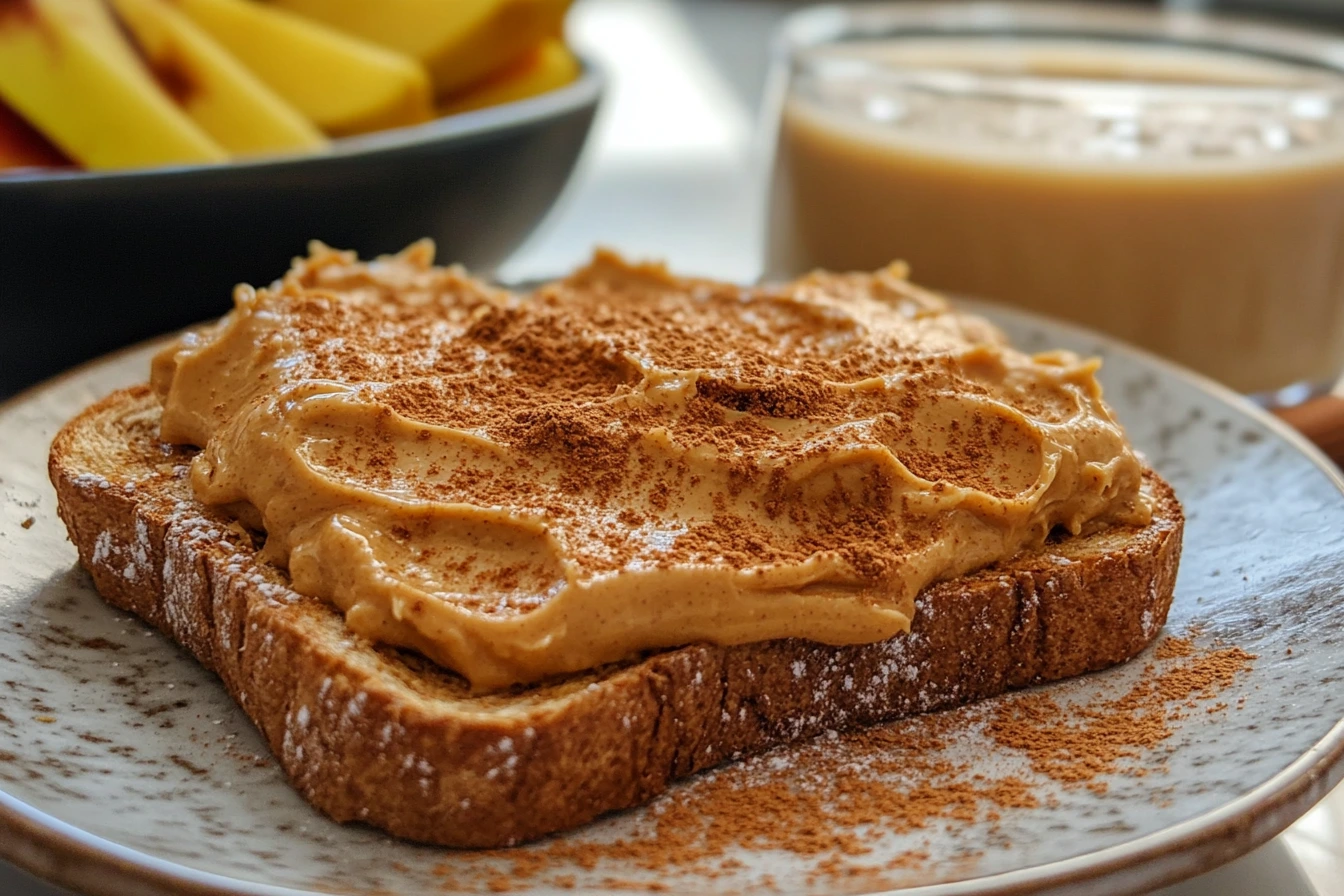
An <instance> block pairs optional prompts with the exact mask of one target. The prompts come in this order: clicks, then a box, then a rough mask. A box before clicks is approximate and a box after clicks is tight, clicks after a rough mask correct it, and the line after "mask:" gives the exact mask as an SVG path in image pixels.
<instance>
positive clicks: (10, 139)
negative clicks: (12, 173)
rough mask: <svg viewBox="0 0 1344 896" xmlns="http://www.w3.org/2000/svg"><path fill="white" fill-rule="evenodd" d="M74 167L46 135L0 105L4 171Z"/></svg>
mask: <svg viewBox="0 0 1344 896" xmlns="http://www.w3.org/2000/svg"><path fill="white" fill-rule="evenodd" d="M69 164H70V160H69V159H67V158H66V157H65V154H64V153H62V152H61V151H60V150H59V149H57V148H56V147H55V146H53V145H52V143H51V141H50V140H48V139H47V138H46V137H43V136H42V132H41V131H39V130H37V128H35V127H33V126H32V125H30V124H29V123H28V122H26V121H24V120H23V118H22V117H21V116H20V115H19V114H18V113H17V112H15V111H14V110H13V109H11V108H9V106H6V105H5V104H4V103H0V169H3V168H64V167H66V166H68V165H69Z"/></svg>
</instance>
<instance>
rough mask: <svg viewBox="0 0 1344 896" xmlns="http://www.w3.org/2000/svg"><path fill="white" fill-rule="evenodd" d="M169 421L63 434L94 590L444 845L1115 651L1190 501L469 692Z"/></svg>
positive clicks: (364, 816)
mask: <svg viewBox="0 0 1344 896" xmlns="http://www.w3.org/2000/svg"><path fill="white" fill-rule="evenodd" d="M158 418H159V408H158V404H157V402H156V400H155V398H154V396H153V394H152V393H151V391H150V389H149V388H148V387H137V388H132V389H129V390H125V391H121V392H117V393H115V394H113V395H111V396H109V397H108V398H106V399H104V400H103V401H101V402H99V403H97V404H95V405H94V406H93V407H91V408H89V409H88V410H87V411H85V412H84V413H83V414H81V415H80V416H79V417H77V418H76V419H75V420H73V421H72V422H71V423H69V424H68V425H67V426H66V427H65V428H64V429H63V430H62V431H61V433H60V434H59V435H58V436H57V438H56V440H55V442H54V444H53V446H52V449H51V457H50V474H51V480H52V482H53V483H54V484H55V486H56V492H57V495H58V498H59V508H60V515H61V518H62V519H63V520H64V521H65V523H66V525H67V526H68V528H69V532H70V537H71V539H72V540H73V541H74V543H75V545H76V547H77V548H78V550H79V556H80V560H81V562H82V563H83V565H84V566H85V567H86V568H87V569H88V570H89V572H90V573H91V574H92V576H93V580H94V583H95V584H96V585H97V588H98V590H99V592H100V593H101V594H102V595H103V597H104V598H105V599H106V600H107V601H108V602H109V603H111V604H113V605H115V606H117V607H120V608H122V609H125V610H129V611H130V612H133V613H135V614H136V615H138V616H140V617H141V618H143V619H145V620H146V621H147V622H149V623H150V624H151V625H154V626H155V627H157V628H158V629H160V630H161V631H163V632H164V633H165V634H167V635H168V636H169V637H170V638H172V639H173V640H174V641H176V642H177V643H178V644H180V645H182V646H183V647H185V648H186V649H187V650H189V651H190V652H191V653H192V654H194V655H195V656H196V658H197V659H198V660H199V661H200V662H201V663H202V664H204V665H205V666H206V667H207V668H209V669H210V670H212V671H214V672H215V673H216V674H217V675H218V676H219V677H220V679H221V680H222V681H223V683H224V686H225V687H226V688H227V689H228V690H229V692H230V693H231V694H232V695H233V697H234V699H235V700H237V701H238V703H239V705H240V706H241V707H242V708H243V710H244V711H245V712H246V713H247V714H248V716H250V717H251V718H252V720H253V721H254V722H255V723H256V725H257V727H258V728H259V729H260V730H261V732H262V733H263V735H264V736H265V738H266V740H267V741H268V743H269V744H270V746H271V749H272V750H273V751H274V752H275V755H276V756H277V757H278V758H279V761H280V763H281V764H282V766H283V767H284V769H285V771H286V773H287V774H288V775H289V777H290V778H291V780H292V781H293V783H294V786H295V787H297V788H298V790H299V791H300V792H302V793H303V795H304V796H305V797H307V798H308V800H310V801H311V802H312V803H313V805H315V806H316V807H318V808H319V809H321V810H322V811H323V812H325V813H326V814H328V815H329V816H331V817H332V818H333V819H335V820H337V821H351V820H361V821H365V822H368V823H369V824H373V825H376V826H378V827H380V828H383V829H386V830H387V831H389V832H391V833H393V834H396V835H398V836H402V837H407V838H410V839H413V840H420V841H426V842H430V843H436V844H443V845H449V846H459V847H491V846H500V845H508V844H514V843H518V842H521V841H524V840H528V839H532V838H536V837H539V836H542V835H545V834H548V833H551V832H555V831H561V830H565V829H568V828H573V827H575V826H577V825H581V824H583V823H584V822H587V821H589V820H591V819H593V818H596V817H597V816H599V815H601V814H603V813H605V812H610V811H613V810H617V809H622V808H626V807H630V806H635V805H638V804H640V803H643V802H645V801H647V800H649V799H650V798H651V797H653V796H654V795H656V794H658V793H659V792H660V791H662V790H664V789H665V788H666V787H667V786H668V785H669V783H670V782H672V781H674V780H676V779H677V778H681V777H684V776H686V775H690V774H692V773H694V772H696V771H699V770H701V769H705V768H709V767H711V766H714V765H716V764H718V763H721V762H723V761H725V760H727V759H730V758H732V757H736V756H738V755H741V754H747V753H756V752H760V751H762V750H765V749H767V748H769V747H772V746H775V745H778V744H783V743H788V742H792V741H797V740H800V739H803V738H809V737H812V736H814V735H817V734H819V733H822V732H824V731H827V730H830V729H844V728H850V727H855V726H861V725H869V724H873V723H876V722H880V721H883V720H890V719H897V718H900V717H902V716H905V715H909V714H912V713H918V712H924V711H929V710H937V709H943V708H947V707H952V706H957V705H961V704H965V703H969V702H971V701H974V700H979V699H983V698H986V697H991V696H993V695H996V694H1000V693H1003V692H1004V691H1007V690H1009V689H1013V688H1021V687H1025V686H1028V685H1032V684H1036V683H1039V682H1047V681H1054V680H1057V679H1062V678H1066V677H1069V676H1074V675H1078V674H1081V673H1085V672H1089V671H1093V670H1098V669H1102V668H1105V667H1107V666H1111V665H1113V664H1116V663H1120V662H1123V661H1125V660H1127V659H1129V658H1130V657H1133V656H1134V655H1135V654H1137V653H1139V652H1140V651H1141V650H1143V648H1144V647H1145V646H1146V645H1147V644H1148V643H1149V642H1150V641H1151V640H1152V639H1153V637H1154V636H1155V635H1156V633H1157V632H1158V630H1159V629H1160V628H1161V626H1162V624H1163V622H1164V621H1165V619H1166V614H1167V609H1168V607H1169V605H1170V603H1171V597H1172V588H1173V585H1174V583H1175V579H1176V568H1177V562H1178V559H1179V556H1180V544H1181V533H1182V526H1183V518H1182V514H1181V509H1180V505H1179V503H1178V502H1177V501H1176V499H1175V497H1174V495H1173V494H1172V491H1171V489H1170V487H1169V486H1168V485H1167V484H1166V483H1165V482H1163V481H1162V480H1161V479H1160V478H1159V477H1158V476H1157V475H1156V474H1154V473H1151V472H1149V473H1147V474H1146V476H1145V488H1146V489H1147V490H1148V491H1149V493H1150V495H1151V497H1152V498H1153V505H1154V514H1153V519H1152V522H1151V523H1150V524H1149V525H1147V526H1144V527H1141V528H1125V527H1115V528H1111V529H1108V530H1104V531H1101V532H1096V533H1092V534H1088V535H1083V536H1074V537H1066V538H1063V539H1059V540H1052V541H1051V542H1050V543H1048V544H1047V546H1046V549H1045V550H1044V551H1042V552H1039V553H1033V554H1030V555H1022V556H1018V557H1016V558H1013V559H1012V560H1010V561H1008V562H1005V563H1002V564H1000V565H997V566H995V567H992V568H989V569H985V570H982V571H980V572H977V573H974V574H971V575H967V576H963V577H961V578H959V579H956V580H953V581H948V582H943V583H941V584H937V585H934V586H932V587H930V588H928V589H926V590H925V591H923V592H922V593H921V595H920V597H919V600H918V603H917V612H916V614H915V618H914V622H913V627H912V629H911V631H910V632H909V634H907V635H900V636H897V637H896V638H893V639H891V640H889V641H885V642H881V643H876V644H868V645H863V646H857V647H828V646H824V645H821V644H816V643H812V642H808V641H801V640H784V641H769V642H763V643H755V644H747V645H740V646H734V647H718V646H713V645H706V644H693V645H689V646H685V647H681V648H678V649H674V650H668V651H663V652H658V653H653V654H651V655H648V656H645V657H643V658H642V659H639V660H638V661H632V662H629V663H625V664H618V665H613V666H608V667H604V668H601V669H598V670H594V671H593V672H591V673H586V674H581V675H575V676H571V677H568V678H565V679H563V680H559V681H554V682H548V683H545V684H542V685H534V686H529V687H518V688H514V689H513V690H510V691H506V692H503V693H495V694H488V695H473V694H472V693H471V691H470V689H469V688H468V686H467V684H466V682H465V681H464V680H462V679H460V678H458V677H457V676H455V675H453V674H452V673H450V672H447V671H446V670H444V669H441V668H439V667H437V666H435V665H434V664H432V663H430V662H428V661H427V660H424V659H423V658H421V657H419V656H417V655H415V654H412V653H409V652H405V651H401V650H396V649H392V648H386V647H382V646H376V645H373V644H370V643H369V642H366V641H363V640H361V639H360V638H358V637H356V636H354V635H352V634H351V633H350V632H349V631H348V629H347V628H346V626H345V623H344V620H343V619H342V617H341V615H340V613H339V612H338V611H337V610H336V609H334V608H333V607H332V606H330V605H328V604H326V603H324V602H322V601H320V600H317V599H314V598H310V597H306V596H303V595H300V594H298V593H296V592H294V591H293V590H291V589H290V588H289V587H288V585H287V581H286V578H285V575H284V574H283V572H281V571H279V570H277V569H275V568H274V567H271V566H268V565H266V564H265V563H263V562H260V561H259V560H258V558H257V557H256V550H257V546H256V545H255V544H254V538H253V536H252V535H250V534H249V533H247V532H246V531H245V530H243V529H242V528H241V527H239V526H238V525H237V524H236V523H234V522H232V521H231V520H230V518H229V517H227V516H226V515H224V514H222V513H220V512H218V511H216V510H214V509H211V508H207V507H205V506H203V505H202V504H200V503H199V502H198V501H196V499H195V497H194V496H193V493H192V490H191V486H190V484H189V482H188V481H187V478H186V465H187V464H188V463H189V461H190V459H191V457H192V454H193V450H192V449H189V448H183V447H177V446H169V445H164V444H161V443H160V442H159V440H158V438H157V435H158Z"/></svg>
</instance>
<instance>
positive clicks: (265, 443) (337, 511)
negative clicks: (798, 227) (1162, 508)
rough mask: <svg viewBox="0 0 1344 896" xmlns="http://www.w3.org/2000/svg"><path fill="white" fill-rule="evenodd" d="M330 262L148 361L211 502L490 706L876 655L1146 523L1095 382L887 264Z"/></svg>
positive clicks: (1133, 468) (420, 249) (367, 630)
mask: <svg viewBox="0 0 1344 896" xmlns="http://www.w3.org/2000/svg"><path fill="white" fill-rule="evenodd" d="M431 261H432V251H431V249H430V248H429V246H428V245H426V244H417V245H416V246H413V247H411V248H410V249H408V250H406V251H405V252H403V253H402V254H400V255H398V256H396V257H393V258H385V259H380V260H378V261H376V262H372V263H369V264H361V263H359V262H357V261H356V260H355V258H354V257H353V256H351V255H349V254H345V253H337V252H334V251H331V250H327V249H325V248H322V247H318V248H317V249H315V251H314V253H313V255H312V257H311V258H309V259H307V260H305V261H302V262H299V263H298V264H297V265H296V266H295V268H294V269H293V270H292V271H291V272H290V273H289V274H288V276H286V277H285V278H284V279H283V280H282V281H280V282H279V283H278V284H277V285H275V286H273V287H272V288H270V289H263V290H252V289H250V288H247V287H240V288H239V290H238V292H237V295H236V307H235V309H234V310H233V311H232V312H231V313H230V314H229V315H227V316H226V317H225V318H224V319H223V320H221V321H220V322H219V323H218V324H217V325H215V326H212V327H209V328H206V329H204V330H202V331H199V332H196V333H193V334H189V335H188V336H186V337H184V338H183V339H182V340H181V341H180V342H179V343H178V344H177V345H175V346H174V347H172V348H171V349H169V350H167V351H165V352H164V353H163V354H162V355H160V357H159V358H158V359H156V361H155V370H154V380H155V384H156V387H157V388H158V390H159V393H160V395H161V396H162V398H163V404H164V410H163V423H162V436H163V438H164V439H165V440H166V441H169V442H175V443H183V444H192V445H197V446H200V447H201V448H202V450H201V452H200V453H199V454H198V455H197V457H196V459H195V460H194V462H193V464H192V471H191V475H192V484H193V486H194V488H195V491H196V494H197V495H198V497H199V498H200V499H201V500H202V501H203V502H205V503H207V504H211V505H222V506H225V507H227V508H229V509H231V510H232V511H233V512H235V513H236V514H237V515H238V516H239V517H240V519H242V520H243V521H244V522H245V523H247V524H248V525H250V526H253V527H255V528H258V529H262V530H264V531H265V533H266V545H265V549H264V553H265V557H266V558H267V559H268V560H270V561H272V562H274V563H276V564H277V565H279V566H281V567H284V568H287V569H288V571H289V575H290V577H291V580H292V582H293V585H294V587H295V589H296V590H298V591H300V592H302V593H305V594H310V595H313V596H316V597H320V598H324V599H326V600H329V601H331V602H332V603H334V604H335V605H336V606H337V607H339V608H340V609H341V610H342V611H344V613H345V618H346V621H347V624H348V626H349V627H350V628H351V629H352V630H353V631H355V632H356V633H358V634H360V635H363V636H366V637H368V638H370V639H372V640H375V641H381V642H384V643H389V644H395V645H400V646H404V647H409V648H413V649H415V650H418V651H420V652H422V653H424V654H425V655H426V656H428V657H430V658H431V659H433V660H435V661H437V662H438V663H440V664H442V665H444V666H446V667H448V668H450V669H453V670H455V671H456V672H458V673H460V674H461V675H462V676H464V677H465V678H467V679H468V680H470V682H471V683H472V685H473V686H474V687H476V688H478V689H496V688H501V687H506V686H509V685H513V684H519V683H527V682H533V681H537V680H539V679H542V678H545V677H547V676H552V675H558V674H563V673H567V672H574V671H579V670H584V669H589V668H593V667H596V666H599V665H601V664H604V663H608V662H614V661H619V660H622V659H625V658H628V657H630V656H632V655H635V654H637V653H639V652H640V651H646V650H652V649H657V648H666V647H673V646H677V645H681V644H686V643H690V642H694V641H711V642H716V643H720V644H737V643H744V642H752V641H762V640H768V639H774V638H789V637H796V638H808V639H811V640H814V641H820V642H823V643H827V644H856V643H866V642H873V641H879V640H884V639H887V638H891V637H893V636H898V635H900V634H901V633H903V632H905V631H907V630H908V629H909V624H910V620H911V617H912V615H913V613H914V612H915V596H916V595H917V594H918V593H919V592H920V590H921V589H923V588H924V587H925V586H927V585H929V584H931V583H933V582H937V581H941V580H944V579H949V578H954V577H956V576H959V575H962V574H964V573H966V572H969V571H972V570H976V569H979V568H982V567H985V566H988V565H991V564H993V563H995V562H997V561H999V560H1003V559H1006V558H1008V557H1011V556H1013V555H1014V554H1017V553H1018V552H1020V551H1024V550H1032V549H1035V548H1039V547H1040V546H1041V545H1042V543H1043V542H1044V541H1045V539H1046V537H1047V536H1048V535H1049V534H1050V533H1051V531H1052V530H1055V529H1056V528H1060V529H1064V530H1067V531H1069V532H1072V533H1077V532H1080V531H1083V530H1084V529H1087V528H1090V527H1097V526H1102V525H1137V524H1142V523H1144V522H1146V521H1147V519H1148V513H1149V509H1148V503H1147V499H1146V497H1145V496H1144V495H1143V494H1142V493H1141V492H1140V481H1141V475H1142V467H1141V464H1140V462H1139V460H1138V459H1137V458H1136V456H1135V454H1134V452H1133V451H1132V450H1131V448H1130V447H1129V445H1128V443H1127V442H1126V440H1125V436H1124V433H1123V432H1122V430H1121V429H1120V427H1119V425H1118V424H1117V423H1116V422H1115V420H1114V418H1113V417H1112V415H1111V412H1110V410H1109V408H1107V406H1106V405H1105V404H1104V403H1103V401H1102V398H1101V389H1100V386H1099V385H1098V383H1097V380H1096V376H1095V374H1096V370H1097V362H1095V361H1092V360H1080V359H1079V358H1077V357H1075V356H1073V355H1071V354H1067V353H1063V352H1060V353H1052V354H1045V355H1036V356H1029V355H1026V354H1023V353H1021V352H1018V351H1016V350H1014V349H1013V348H1011V347H1010V346H1008V345H1007V344H1006V342H1005V340H1004V339H1003V337H1002V336H1001V335H1000V333H999V332H998V331H997V330H996V329H995V328H993V327H992V326H991V325H989V324H988V323H986V322H985V321H983V320H981V319H979V318H976V317H972V316H968V315H963V314H959V313H956V312H954V311H952V310H951V309H950V308H949V307H948V305H947V304H946V303H945V302H944V301H943V300H942V299H941V298H939V297H937V296H934V295H931V294H929V293H927V292H924V291H921V290H919V289H918V288H916V287H914V286H912V285H911V284H909V283H908V282H907V281H906V279H905V272H904V270H903V268H901V267H900V266H898V265H893V266H891V267H889V268H887V269H886V270H882V271H879V272H877V273H874V274H843V275H842V274H821V273H817V274H812V275H810V276H808V277H805V278H803V279H801V280H799V281H796V282H794V283H790V284H788V285H784V286H778V287H760V288H750V289H745V288H742V287H738V286H733V285H729V284H724V283H716V282H711V281H706V280H689V279H681V278H678V277H674V276H672V275H671V274H669V273H668V272H667V271H666V270H665V269H664V268H662V267H661V266H655V265H631V264H628V263H626V262H624V261H622V260H621V259H620V258H618V257H616V256H614V255H612V254H609V253H599V254H598V255H597V256H596V257H595V258H594V260H593V261H592V262H591V263H590V264H589V265H588V266H587V267H585V268H583V269H581V270H579V271H578V272H576V273H575V274H573V275H572V276H571V277H569V278H568V279H566V280H562V281H559V282H556V283H553V284H550V285H548V286H545V287H543V288H541V289H539V290H538V291H537V292H536V293H535V294H533V295H531V296H526V297H524V296H516V295H512V294H509V293H507V292H504V291H501V290H497V289H492V288H490V287H487V286H485V285H484V284H482V283H479V282H477V281H475V280H472V279H470V278H469V277H467V276H466V275H465V274H463V273H462V272H461V271H460V270H458V269H454V268H435V267H433V266H431Z"/></svg>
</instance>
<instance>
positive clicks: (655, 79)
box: [0, 0, 1344, 896]
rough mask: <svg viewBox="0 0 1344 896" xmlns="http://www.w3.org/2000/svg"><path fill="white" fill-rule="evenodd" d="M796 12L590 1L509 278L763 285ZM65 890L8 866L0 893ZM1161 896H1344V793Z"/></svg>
mask: <svg viewBox="0 0 1344 896" xmlns="http://www.w3.org/2000/svg"><path fill="white" fill-rule="evenodd" d="M799 5H801V4H800V3H797V2H779V0H775V2H772V0H685V2H674V0H579V2H578V3H577V4H576V6H575V8H574V10H573V12H572V13H571V19H570V30H571V35H572V37H573V39H574V41H575V42H576V43H577V44H578V45H580V46H581V47H582V48H583V49H584V51H585V52H586V53H588V54H589V55H590V57H592V58H595V59H596V60H598V61H599V62H600V63H601V64H603V65H604V66H605V68H606V69H607V71H608V73H609V75H610V77H611V92H610V95H609V97H608V99H607V101H606V103H605V105H604V108H603V110H602V112H601V113H600V116H599V120H598V123H597V126H596V128H595V130H594V133H593V137H592V141H591V143H590V145H589V148H588V151H587V152H586V154H585V158H584V160H583V162H582V163H581V165H580V168H579V170H578V171H577V173H576V175H575V177H574V180H573V182H572V183H571V185H570V188H569V189H568V190H567V191H566V194H565V196H564V197H563V198H562V199H561V201H560V203H559V204H558V205H557V207H556V209H555V210H554V211H553V212H552V214H551V215H550V216H549V218H548V219H547V220H546V221H545V222H543V224H542V225H541V227H539V228H538V230H537V232H536V233H535V234H533V236H532V238H531V239H529V240H528V242H527V243H526V244H525V245H524V246H523V247H522V248H521V249H520V250H519V251H518V252H517V253H515V255H514V256H513V257H512V258H510V259H509V260H508V261H507V262H506V263H505V264H504V265H503V266H502V267H501V268H500V270H499V271H498V272H497V273H498V275H499V277H500V278H501V279H503V280H509V281H512V280H524V279H531V278H536V277H544V276H549V275H553V274H555V273H557V272H559V271H563V270H565V269H567V268H570V267H573V266H574V265H575V264H576V263H578V262H579V261H580V260H582V259H583V258H584V257H585V256H586V255H587V254H588V253H590V252H591V251H592V248H593V246H594V245H596V244H602V245H609V246H613V247H616V248H619V249H620V250H621V251H623V252H625V253H627V254H629V255H633V256H642V257H656V258H662V259H665V260H667V261H668V262H669V263H670V264H672V265H673V266H674V267H675V268H677V269H679V270H683V271H690V272H695V273H701V274H705V275H709V276H716V277H723V278H725V279H734V280H742V281H750V280H752V279H754V278H755V277H757V276H758V275H759V273H760V257H761V256H760V246H761V243H762V238H763V229H762V224H763V221H764V207H765V203H764V189H765V182H764V178H763V175H762V169H763V165H762V159H763V158H764V157H765V153H767V152H768V147H765V146H763V145H762V144H761V143H760V142H759V141H758V139H757V135H758V133H759V128H758V120H759V117H760V101H761V95H762V90H763V85H764V83H765V77H766V70H767V63H768V35H769V32H770V29H771V28H772V27H773V26H774V25H775V24H776V23H777V22H778V20H779V19H780V18H781V17H782V16H783V15H785V14H786V13H787V12H788V11H789V10H791V9H793V8H796V7H797V6H799ZM655 210H656V212H655ZM447 248H448V247H443V249H441V252H442V254H444V255H445V256H446V255H448V254H449V253H448V252H446V251H444V250H446V249H447ZM446 260H451V259H446ZM1341 444H1344V440H1341ZM64 892H65V891H63V890H59V889H56V888H53V887H51V886H49V885H47V884H44V883H42V882H39V881H37V880H36V879H35V878H32V877H30V876H29V875H27V874H25V873H23V872H22V871H19V870H18V869H16V868H14V867H12V866H9V865H6V864H5V863H3V862H0V894H5V896H57V894H61V893H64ZM1160 893H1161V894H1162V896H1206V894H1207V896H1214V894H1217V896H1243V894H1244V896H1252V894H1262V893H1274V894H1281V896H1344V787H1341V788H1340V789H1337V790H1336V791H1335V792H1334V793H1333V794H1331V795H1330V796H1328V797H1327V798H1326V799H1325V800H1324V801H1322V803H1321V804H1319V805H1318V806H1317V807H1316V808H1315V809H1314V810H1313V811H1312V812H1311V813H1309V814H1308V815H1307V816H1305V817H1304V818H1302V819H1301V820H1300V821H1299V822H1297V823H1296V824H1295V825H1293V826H1292V827H1291V828H1290V829H1289V830H1288V831H1287V832H1285V833H1284V834H1283V835H1281V836H1280V837H1278V838H1276V839H1274V840H1272V841H1270V842H1269V843H1267V844H1265V845H1264V846H1262V847H1261V848H1260V849H1258V850H1256V851H1255V852H1253V853H1251V854H1249V855H1247V856H1245V857H1243V858H1241V859H1238V860H1237V861H1235V862H1232V863H1230V864H1228V865H1225V866H1223V867H1222V868H1220V869H1217V870H1215V871H1213V872H1210V873H1209V874H1205V875H1202V876H1200V877H1198V878H1196V879H1194V880H1191V881H1187V882H1185V883H1182V884H1178V885H1176V886H1173V887H1169V888H1166V889H1164V890H1162V891H1160Z"/></svg>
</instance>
